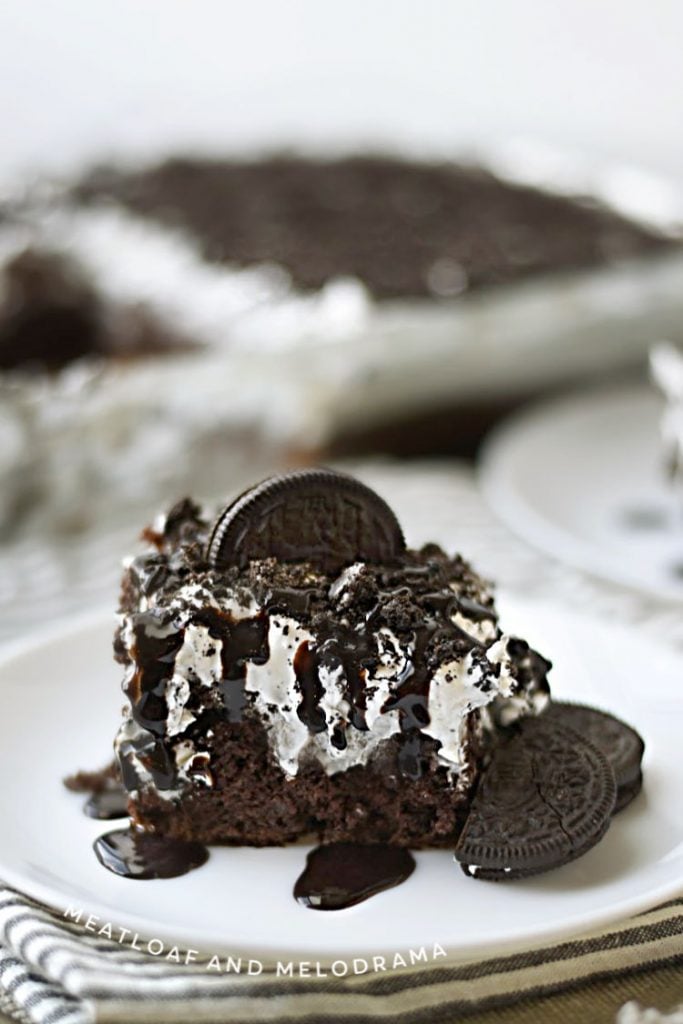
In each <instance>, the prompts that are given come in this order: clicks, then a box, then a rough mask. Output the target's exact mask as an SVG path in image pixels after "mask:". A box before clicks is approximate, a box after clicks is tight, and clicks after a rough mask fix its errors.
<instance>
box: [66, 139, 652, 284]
mask: <svg viewBox="0 0 683 1024" xmlns="http://www.w3.org/2000/svg"><path fill="white" fill-rule="evenodd" d="M74 194H75V196H76V198H77V199H78V201H79V202H84V203H87V202H90V201H98V202H99V201H102V200H111V199H113V200H116V201H117V202H119V203H122V204H123V205H125V206H127V207H128V208H129V209H131V210H132V211H134V212H135V213H137V214H140V215H142V216H147V217H151V218H155V219H157V220H159V221H162V222H163V223H165V224H168V225H171V226H176V227H181V228H183V229H185V230H187V231H189V232H190V233H191V234H192V235H193V236H195V237H196V239H197V241H198V243H199V245H200V247H201V249H202V252H203V254H204V256H205V258H206V259H207V260H209V261H215V262H218V263H232V264H236V265H240V266H249V265H252V264H258V263H262V262H271V263H276V264H279V265H281V266H282V267H284V268H285V269H286V270H287V271H288V273H289V274H290V275H291V278H292V280H293V282H294V284H295V285H296V286H297V287H298V288H300V289H303V290H315V289H319V288H321V287H322V286H323V285H324V284H325V283H326V282H328V281H330V280H331V279H333V278H335V277H340V276H342V277H343V276H352V277H356V278H358V279H359V280H361V281H362V282H363V283H364V284H365V286H366V287H367V288H368V290H369V291H370V292H371V293H372V294H373V295H374V296H375V297H376V298H380V299H390V298H406V297H440V298H449V297H453V296H455V295H458V294H461V293H462V292H464V291H466V290H477V289H480V288H485V287H488V286H491V285H498V284H507V283H513V282H516V281H520V280H523V279H525V278H529V277H532V276H535V275H541V274H546V273H554V272H558V271H567V270H576V269H580V268H586V267H593V266H599V265H601V264H606V263H609V262H611V261H614V260H621V259H625V258H630V257H633V256H638V255H647V254H648V253H656V252H659V251H665V250H666V249H667V248H669V247H671V245H672V242H671V241H670V240H669V239H666V238H664V237H662V236H661V235H659V234H658V233H657V232H656V231H654V230H649V229H647V228H645V227H641V226H639V225H638V224H636V223H634V222H632V221H630V220H627V219H626V218H624V217H622V216H620V215H618V214H617V213H615V212H613V211H611V210H608V209H607V208H605V207H602V206H600V205H599V204H598V203H596V202H595V201H594V200H590V199H586V200H585V201H579V200H574V199H571V198H567V197H565V196H562V195H556V194H551V193H548V192H542V191H540V190H537V189H534V188H531V187H528V186H521V185H513V184H510V183H507V182H504V181H502V180H500V179H498V178H496V177H495V176H493V175H492V174H490V173H488V172H486V171H484V170H482V169H479V168H476V167H469V166H465V165H461V164H454V163H448V162H443V163H431V164H428V163H418V162H411V161H407V160H406V161H404V160H398V159H392V158H389V157H380V156H356V157H348V158H345V159H340V160H331V161H323V160H312V159H304V158H300V157H293V156H280V157H272V158H270V159H265V160H258V161H244V162H237V161H231V160H220V159H216V160H211V159H202V158H186V159H182V158H177V159H170V160H167V161H166V162H164V163H162V164H160V165H158V166H156V167H151V168H149V169H144V170H133V171H126V170H117V169H116V168H112V167H109V168H102V169H99V170H97V171H95V172H93V173H91V174H90V175H89V176H87V177H86V178H85V179H84V180H83V181H82V182H81V183H80V184H79V185H78V186H77V187H76V189H75V191H74Z"/></svg>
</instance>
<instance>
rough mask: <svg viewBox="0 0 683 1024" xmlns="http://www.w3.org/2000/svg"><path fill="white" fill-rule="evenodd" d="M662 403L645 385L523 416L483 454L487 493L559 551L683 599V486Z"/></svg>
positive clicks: (532, 536) (511, 522)
mask: <svg viewBox="0 0 683 1024" xmlns="http://www.w3.org/2000/svg"><path fill="white" fill-rule="evenodd" d="M661 411H662V400H661V399H660V398H659V397H658V396H657V395H656V394H655V393H654V391H653V390H652V389H650V388H647V387H646V386H644V385H643V386H633V387H630V388H618V389H616V388H615V389H608V390H599V391H595V390H593V391H590V390H589V391H587V392H581V393H576V394H572V395H570V396H568V397H565V398H561V399H556V400H554V401H551V402H546V403H543V404H542V405H540V406H535V407H533V408H532V409H531V410H529V411H525V412H522V413H521V414H519V415H517V416H514V417H513V418H512V419H510V420H508V421H507V422H506V423H505V424H503V426H502V427H500V428H498V429H497V430H496V431H495V432H494V434H493V435H492V436H491V438H490V440H489V441H488V443H487V444H486V446H485V449H484V452H483V455H482V460H481V464H480V482H481V485H482V489H483V491H484V494H485V496H486V499H487V501H488V502H489V504H490V506H491V508H492V509H493V510H494V512H495V513H496V514H497V515H498V516H499V517H500V518H501V519H502V520H503V521H504V522H505V523H506V524H507V525H508V526H509V527H510V528H511V529H512V530H514V531H515V532H516V533H518V534H519V535H520V536H522V537H523V538H524V539H525V540H526V541H528V542H529V543H530V544H532V545H534V546H535V547H537V548H541V549H542V550H544V551H546V552H548V554H550V555H553V556H554V557H555V558H557V559H559V560H561V561H564V562H568V563H571V564H572V565H574V566H577V567H578V568H580V569H584V570H586V571H587V572H590V573H593V574H594V575H597V576H602V577H604V578H605V579H608V580H610V581H611V582H613V583H620V584H626V585H628V586H632V587H637V588H638V589H641V590H646V591H648V592H651V593H653V594H655V595H657V596H658V597H665V598H672V599H681V600H683V489H681V488H679V489H678V492H676V489H675V488H674V487H673V486H672V484H671V482H670V481H669V480H668V478H667V475H666V472H665V465H664V451H663V447H662V443H661V439H660V435H659V416H660V414H661Z"/></svg>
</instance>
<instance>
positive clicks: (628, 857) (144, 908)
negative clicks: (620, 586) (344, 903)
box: [0, 600, 683, 961]
mask: <svg viewBox="0 0 683 1024" xmlns="http://www.w3.org/2000/svg"><path fill="white" fill-rule="evenodd" d="M500 604H501V613H502V621H503V623H504V625H505V628H506V629H510V630H512V631H516V632H519V633H521V634H522V635H524V636H526V637H528V639H529V640H530V641H531V642H532V643H533V644H535V645H536V646H538V648H539V649H540V650H541V651H543V652H544V653H545V654H547V655H548V656H550V657H552V659H553V661H554V662H555V667H554V669H553V672H552V677H553V684H554V691H555V693H556V694H557V695H561V696H562V697H565V698H571V699H574V700H579V701H584V702H591V703H593V704H595V705H598V706H601V707H604V708H606V709H611V710H613V711H615V712H616V713H618V714H619V715H621V716H622V717H624V718H625V719H627V720H628V721H630V722H632V723H633V724H634V725H636V726H637V728H638V729H639V730H640V731H641V732H642V734H643V736H644V738H645V741H646V745H647V749H646V757H645V788H644V791H643V792H642V793H641V794H640V796H639V797H638V798H637V799H636V801H635V802H634V803H633V804H632V805H631V806H630V807H629V808H628V809H627V810H626V811H624V812H623V813H622V814H620V815H619V816H617V817H616V818H615V820H614V822H613V823H612V825H611V827H610V830H609V832H608V833H607V836H606V837H605V839H604V840H603V841H602V842H601V843H600V844H599V845H598V846H597V847H595V848H594V849H593V850H591V851H590V852H589V853H588V854H586V855H585V856H584V857H582V858H580V859H579V860H577V861H575V862H574V863H572V864H569V865H566V866H565V867H563V868H560V869H559V870H557V871H554V872H550V873H548V874H546V875H544V876H540V877H538V878H535V879H529V880H525V881H521V882H516V883H512V884H495V883H490V882H481V881H476V880H474V879H471V878H468V877H466V876H465V875H464V874H463V873H462V872H461V870H460V869H459V868H458V867H457V866H456V865H455V864H454V862H453V859H452V855H451V854H450V852H449V851H447V850H441V851H428V852H422V853H418V854H417V856H416V859H417V870H416V871H415V873H414V875H412V876H411V878H410V879H408V881H407V882H406V883H404V884H403V885H402V886H399V887H398V888H396V889H392V890H390V891H388V892H384V893H382V894H380V895H379V896H377V897H375V898H373V899H371V900H368V901H367V902H365V903H362V904H360V905H358V906H356V907H351V908H349V909H346V910H343V911H338V912H335V913H317V912H315V911H311V910H307V909H305V908H303V907H301V906H299V905H298V904H297V903H296V902H295V900H294V899H293V897H292V886H293V884H294V882H295V880H296V878H297V876H298V874H299V873H300V871H301V870H302V868H303V865H304V861H305V854H306V847H304V846H290V847H286V848H271V849H252V848H216V847H214V848H213V849H212V850H211V856H210V859H209V862H208V863H207V864H206V865H205V866H204V867H202V868H200V869H199V870H197V871H193V872H191V873H190V874H188V875H185V876H183V877H181V878H176V879H169V880H155V881H145V882H140V881H132V880H128V879H123V878H118V877H116V876H114V875H112V874H109V873H108V872H107V871H106V870H105V869H104V868H102V867H101V866H100V864H99V863H98V862H97V860H96V859H95V856H94V854H93V851H92V842H93V839H94V838H95V837H96V836H97V835H99V834H100V833H102V832H105V831H106V830H107V828H108V827H116V823H106V822H98V821H93V820H91V819H89V818H86V817H85V816H84V815H83V813H82V810H81V805H82V803H83V798H82V797H79V796H76V795H74V794H71V793H68V792H67V791H66V790H65V789H64V788H63V787H62V784H61V779H62V778H63V776H64V775H66V774H67V773H69V772H72V771H73V770H74V769H76V768H79V767H84V768H93V767H97V766H99V765H101V764H102V762H103V761H105V760H106V758H107V756H108V753H109V752H110V751H111V742H112V737H113V735H114V732H115V730H116V727H117V724H118V719H119V708H120V704H121V693H120V689H119V684H120V674H121V673H120V669H119V668H117V666H115V665H114V663H113V661H112V658H111V632H112V626H113V622H112V619H111V617H109V616H107V617H105V618H102V617H100V618H97V619H90V620H89V621H81V622H80V623H75V624H74V625H73V626H72V627H70V629H69V630H67V631H64V630H63V631H62V632H58V633H53V634H52V636H51V637H50V638H48V639H46V640H42V641H40V642H39V641H34V642H33V643H30V644H27V645H25V646H24V648H23V650H21V651H19V652H15V653H14V654H13V655H11V656H9V657H8V656H6V657H5V659H4V661H3V662H2V664H0V694H1V695H2V709H3V710H2V716H1V717H0V778H2V779H3V780H4V781H3V786H2V789H0V820H1V821H2V823H3V824H2V831H1V832H0V877H2V878H3V879H5V880H6V881H7V882H9V883H10V884H12V885H14V886H16V887H18V888H20V889H22V890H24V891H26V892H28V893H30V894H32V895H34V896H36V897H38V898H40V899H43V900H45V901H47V902H48V903H50V904H52V905H53V906H55V907H58V908H60V909H65V908H66V907H67V906H72V907H76V908H80V909H82V910H83V911H84V912H85V913H92V914H95V915H98V917H99V918H100V922H101V923H103V922H111V923H112V924H113V925H114V926H115V927H116V928H118V927H126V928H130V929H131V930H133V931H138V932H140V933H141V934H143V935H146V936H147V937H154V938H160V939H162V940H164V941H166V942H167V943H168V944H178V945H180V946H185V947H187V946H189V947H191V948H194V949H200V950H203V951H208V952H210V953H213V952H214V951H219V952H220V951H223V952H228V953H233V954H239V953H241V954H249V953H251V954H252V955H256V956H259V957H261V958H263V959H268V958H271V957H283V956H286V957H287V958H288V959H291V958H293V957H296V956H305V957H306V958H307V959H321V960H323V961H329V960H330V959H334V958H335V957H342V958H346V959H350V958H352V957H356V956H364V955H368V954H383V953H393V952H401V951H403V952H405V951H406V950H408V949H415V948H418V947H420V946H422V945H425V946H427V947H429V948H431V947H432V945H433V943H434V942H438V943H440V945H441V946H442V947H443V948H444V949H445V950H446V952H447V954H448V956H449V958H451V959H452V960H463V959H467V958H469V957H476V956H481V955H485V954H488V953H492V952H497V951H501V950H511V949H515V948H521V947H525V946H531V945H534V944H538V943H543V942H546V941H552V940H555V939H559V938H561V937H565V936H569V935H574V934H577V933H579V932H582V931H585V930H588V929H591V928H593V927H597V926H599V925H601V924H603V923H606V922H608V921H611V920H614V919H617V918H623V917H625V916H627V915H629V914H633V913H635V912H637V911H639V910H644V909H645V908H647V907H648V906H652V905H654V904H656V903H658V902H661V901H663V900H666V899H668V898H671V897H673V896H675V895H677V894H678V893H680V892H681V889H682V887H683V882H682V879H683V820H682V819H681V815H680V806H681V799H682V798H683V762H682V761H681V758H680V725H679V719H680V710H681V698H680V695H679V691H680V685H679V684H680V671H681V658H680V655H679V654H676V653H675V652H673V651H670V650H669V649H667V648H665V647H663V648H661V649H653V646H652V643H651V641H650V640H649V638H646V637H641V636H640V635H639V634H638V633H634V632H633V631H628V630H626V629H623V628H621V627H612V626H609V625H604V624H601V623H597V622H594V621H592V620H591V619H589V618H586V617H581V616H577V615H575V614H569V613H567V612H564V611H560V610H557V609H553V608H551V607H545V606H540V605H534V604H531V603H529V604H527V603H521V602H517V601H511V600H504V601H501V602H500Z"/></svg>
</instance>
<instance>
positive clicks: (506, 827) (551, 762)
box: [455, 717, 616, 881]
mask: <svg viewBox="0 0 683 1024" xmlns="http://www.w3.org/2000/svg"><path fill="white" fill-rule="evenodd" d="M615 798H616V783H615V779H614V773H613V771H612V769H611V767H610V765H609V763H608V761H607V759H606V757H605V756H604V754H603V753H602V752H601V751H600V750H598V748H597V747H595V746H593V744H591V743H589V742H587V741H586V740H584V739H582V737H581V736H579V735H578V733H575V732H573V731H572V730H571V729H567V728H566V727H564V726H561V725H559V724H558V723H556V722H554V721H552V720H550V719H546V718H544V717H542V718H539V719H529V720H526V721H524V722H523V723H522V724H521V726H520V727H519V730H518V732H517V734H516V735H515V736H513V737H512V738H511V739H510V740H508V741H507V742H505V743H503V744H502V745H501V746H500V747H499V748H498V749H497V750H496V751H495V752H494V754H493V757H492V761H491V764H490V765H489V767H488V768H487V769H486V771H485V772H484V774H483V777H482V780H481V783H480V785H479V789H478V791H477V794H476V796H475V799H474V801H473V804H472V808H471V811H470V814H469V817H468V819H467V823H466V825H465V827H464V829H463V832H462V834H461V837H460V840H459V842H458V845H457V848H456V852H455V857H456V860H458V861H459V862H460V864H461V865H462V866H463V870H464V871H465V872H466V873H467V874H470V875H473V876H474V877H477V878H488V879H492V880H496V881H498V880H503V879H513V878H521V877H526V876H527V875H532V874H536V873H537V872H540V871H546V870H548V869H550V868H554V867H558V866H560V865H561V864H565V863H567V862H568V861H570V860H573V859H574V858H576V857H578V856H580V855H581V854H582V853H585V852H586V851H587V850H588V849H590V848H591V846H593V845H594V844H595V843H596V842H598V840H599V839H600V838H601V837H602V836H603V834H604V833H605V831H606V829H607V827H608V825H609V821H610V817H611V815H612V811H613V808H614V804H615Z"/></svg>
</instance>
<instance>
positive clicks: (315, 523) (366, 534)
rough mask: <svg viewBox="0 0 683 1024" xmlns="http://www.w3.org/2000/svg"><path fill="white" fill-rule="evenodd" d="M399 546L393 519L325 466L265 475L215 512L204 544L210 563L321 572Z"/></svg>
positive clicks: (378, 557)
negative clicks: (296, 565) (268, 563)
mask: <svg viewBox="0 0 683 1024" xmlns="http://www.w3.org/2000/svg"><path fill="white" fill-rule="evenodd" d="M404 549H405V541H404V538H403V533H402V531H401V527H400V526H399V523H398V520H397V519H396V516H395V515H394V513H393V512H392V511H391V509H390V508H389V506H388V505H387V504H386V502H385V501H384V500H383V499H382V498H380V497H379V495H378V494H376V493H375V492H374V491H372V490H370V488H369V487H366V486H365V485H364V484H362V483H360V481H358V480H355V479H353V478H352V477H348V476H345V475H344V474H342V473H336V472H334V471H333V470H328V469H304V470H297V471H294V472H292V473H288V474H286V475H282V476H275V477H270V478H269V479H268V480H264V481H263V482H262V483H260V484H257V486H256V487H253V488H251V489H250V490H249V491H246V492H245V493H244V494H242V495H241V496H240V497H239V498H237V499H236V500H235V501H234V502H233V503H232V504H231V505H229V506H228V507H227V508H226V509H225V510H224V511H223V512H222V513H221V514H220V516H219V517H218V520H217V521H216V524H215V526H214V529H213V532H212V534H211V538H210V540H209V544H208V549H207V558H208V561H209V562H210V564H211V565H212V566H214V567H215V568H223V567H228V566H231V565H236V566H239V567H244V566H245V565H246V564H247V563H248V562H249V561H252V560H256V559H265V558H276V559H278V560H279V561H282V562H296V561H310V562H313V563H315V564H317V565H319V566H320V567H321V568H322V569H324V570H325V571H335V570H337V569H340V568H342V567H343V566H345V565H350V564H352V563H353V562H357V561H363V562H375V563H387V564H390V563H391V562H393V561H394V560H395V559H396V557H397V556H398V555H399V554H400V553H401V552H402V551H403V550H404Z"/></svg>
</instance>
